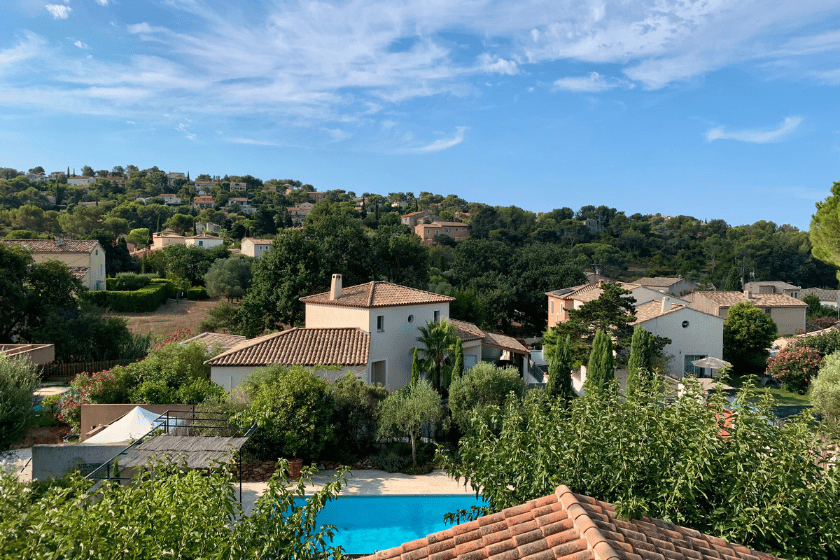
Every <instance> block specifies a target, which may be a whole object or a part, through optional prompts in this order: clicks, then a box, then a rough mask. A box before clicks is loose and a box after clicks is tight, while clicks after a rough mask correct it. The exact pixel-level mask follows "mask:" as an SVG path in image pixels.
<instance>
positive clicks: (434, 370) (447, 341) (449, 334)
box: [417, 319, 458, 391]
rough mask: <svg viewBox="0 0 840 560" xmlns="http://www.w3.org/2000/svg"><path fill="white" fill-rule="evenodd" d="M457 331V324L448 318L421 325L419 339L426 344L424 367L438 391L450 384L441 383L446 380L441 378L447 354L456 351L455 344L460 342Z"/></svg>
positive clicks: (423, 349)
mask: <svg viewBox="0 0 840 560" xmlns="http://www.w3.org/2000/svg"><path fill="white" fill-rule="evenodd" d="M457 332H458V331H457V329H456V328H455V325H453V324H452V323H450V322H449V321H447V320H446V319H441V320H440V321H438V322H429V323H427V324H426V326H425V327H420V336H418V337H417V341H418V342H421V343H422V344H423V346H424V348H421V350H422V351H423V353H424V354H425V364H424V367H425V369H427V370H428V371H429V378H430V380H431V382H432V387H434V388H435V389H436V390H438V391H439V390H440V389H441V386H442V385H448V383H441V382H442V381H446V380H444V379H442V378H441V377H442V376H441V372H442V370H443V369H444V360H446V356H447V355H449V354H453V353H454V352H455V346H456V344H457V343H458V334H457ZM444 388H445V387H444Z"/></svg>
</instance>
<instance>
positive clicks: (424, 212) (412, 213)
mask: <svg viewBox="0 0 840 560" xmlns="http://www.w3.org/2000/svg"><path fill="white" fill-rule="evenodd" d="M428 213H429V212H427V211H426V210H420V211H419V212H409V213H408V214H403V218H406V217H408V216H416V215H418V214H428Z"/></svg>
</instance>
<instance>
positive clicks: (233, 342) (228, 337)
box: [180, 332, 247, 351]
mask: <svg viewBox="0 0 840 560" xmlns="http://www.w3.org/2000/svg"><path fill="white" fill-rule="evenodd" d="M246 340H247V339H246V338H245V337H244V336H240V335H238V334H223V333H213V332H205V333H201V334H199V335H196V336H194V337H192V338H188V339H187V340H184V341H182V342H181V343H180V344H181V346H186V345H187V344H189V343H190V342H195V341H200V342H202V343H204V345H205V346H207V348H208V349H211V350H212V349H213V348H215V347H217V346H218V347H221V348H222V350H225V351H227V350H230V349H231V348H233V347H234V346H238V345H239V344H242V343H243V342H245V341H246Z"/></svg>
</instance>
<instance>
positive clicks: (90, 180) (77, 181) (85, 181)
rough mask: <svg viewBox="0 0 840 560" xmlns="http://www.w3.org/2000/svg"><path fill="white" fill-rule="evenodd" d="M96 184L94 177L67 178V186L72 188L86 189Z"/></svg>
mask: <svg viewBox="0 0 840 560" xmlns="http://www.w3.org/2000/svg"><path fill="white" fill-rule="evenodd" d="M95 182H96V177H77V176H76V175H74V176H72V177H68V178H67V184H68V185H72V186H74V187H86V186H88V185H92V184H94V183H95Z"/></svg>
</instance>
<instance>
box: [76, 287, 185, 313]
mask: <svg viewBox="0 0 840 560" xmlns="http://www.w3.org/2000/svg"><path fill="white" fill-rule="evenodd" d="M168 292H169V289H168V288H167V286H166V285H165V284H161V283H152V284H148V285H147V286H144V287H142V288H140V289H137V290H132V291H111V290H98V291H95V292H86V293H85V295H84V298H85V300H86V301H89V302H91V303H93V304H95V305H98V306H99V307H107V308H109V309H111V310H112V311H116V312H117V313H137V312H151V311H155V310H156V309H157V308H158V307H160V306H161V305H163V304H164V303H165V302H166V299H167V297H168Z"/></svg>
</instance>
